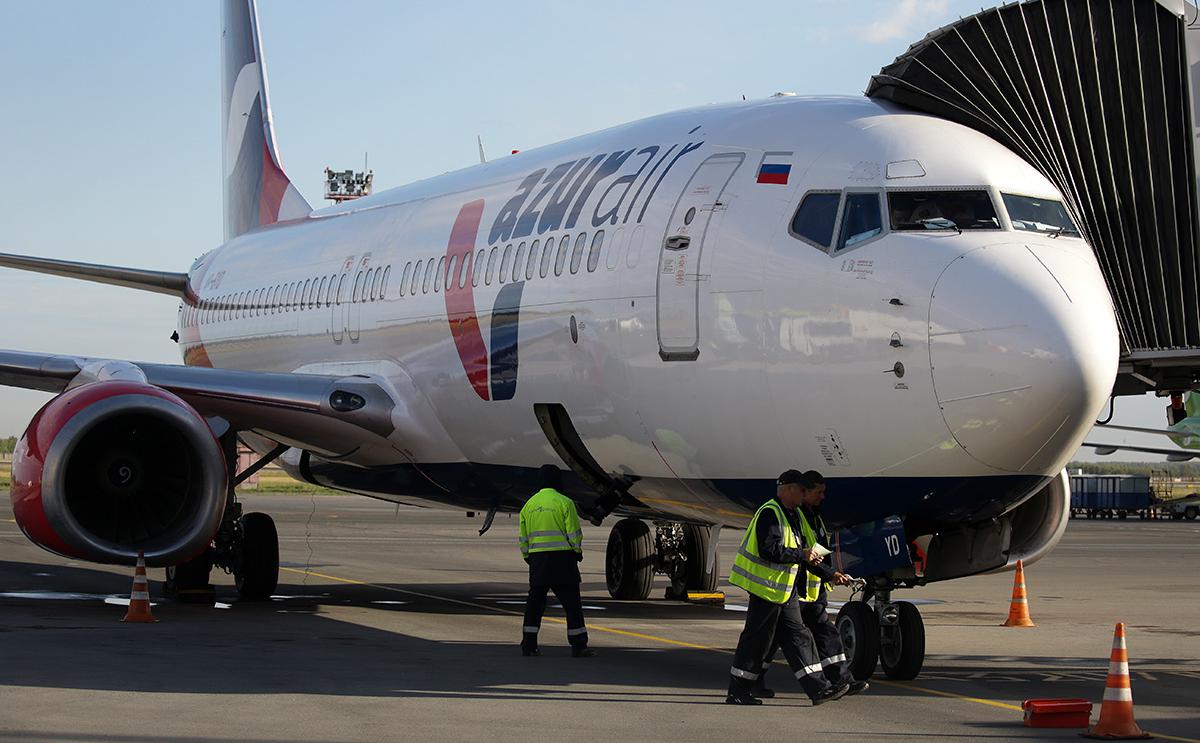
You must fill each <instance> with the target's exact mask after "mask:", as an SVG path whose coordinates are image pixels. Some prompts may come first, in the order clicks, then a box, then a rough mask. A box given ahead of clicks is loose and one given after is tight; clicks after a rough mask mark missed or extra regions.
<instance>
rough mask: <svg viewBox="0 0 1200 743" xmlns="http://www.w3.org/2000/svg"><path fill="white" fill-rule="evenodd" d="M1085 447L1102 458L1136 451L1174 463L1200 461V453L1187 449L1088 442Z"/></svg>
mask: <svg viewBox="0 0 1200 743" xmlns="http://www.w3.org/2000/svg"><path fill="white" fill-rule="evenodd" d="M1107 428H1116V426H1107ZM1135 430H1136V429H1135ZM1083 446H1088V447H1091V448H1093V449H1095V450H1096V453H1097V454H1099V455H1100V456H1108V455H1109V454H1113V453H1115V452H1118V451H1136V452H1141V453H1142V454H1162V455H1164V456H1166V457H1167V459H1169V460H1170V461H1172V462H1186V461H1187V460H1189V459H1200V451H1188V450H1187V449H1157V448H1155V447H1152V446H1126V445H1125V444H1093V443H1090V442H1087V441H1085V442H1084V443H1083Z"/></svg>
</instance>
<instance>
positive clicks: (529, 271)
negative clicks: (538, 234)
mask: <svg viewBox="0 0 1200 743" xmlns="http://www.w3.org/2000/svg"><path fill="white" fill-rule="evenodd" d="M540 242H541V241H540V240H534V241H533V244H532V245H530V246H529V262H528V263H526V264H525V280H526V281H530V280H532V279H533V272H534V271H536V270H537V255H538V243H540Z"/></svg>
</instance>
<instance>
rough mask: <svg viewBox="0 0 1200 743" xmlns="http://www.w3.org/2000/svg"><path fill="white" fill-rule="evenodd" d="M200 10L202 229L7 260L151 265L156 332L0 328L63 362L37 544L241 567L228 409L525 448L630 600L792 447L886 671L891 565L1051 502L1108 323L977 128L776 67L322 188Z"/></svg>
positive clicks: (448, 480) (31, 504)
mask: <svg viewBox="0 0 1200 743" xmlns="http://www.w3.org/2000/svg"><path fill="white" fill-rule="evenodd" d="M223 45H224V46H223V65H224V77H223V84H224V88H223V89H224V94H225V106H224V122H225V125H224V126H225V129H224V134H225V137H224V148H225V149H224V185H225V227H226V233H227V241H226V242H225V243H224V244H223V245H221V246H219V247H217V248H215V249H214V250H212V251H211V252H209V253H206V254H205V255H203V256H201V257H200V258H198V259H197V260H196V261H195V262H194V263H193V264H192V266H191V267H190V268H189V269H188V270H187V271H186V272H179V273H171V272H162V271H152V270H145V269H137V268H120V267H113V266H107V265H101V264H79V263H71V262H66V261H60V260H53V259H48V258H33V257H24V256H12V255H6V256H3V257H2V258H0V263H2V264H3V265H5V266H8V267H12V268H19V269H25V270H33V271H41V272H44V273H51V274H57V275H61V276H66V277H72V278H78V279H85V280H91V281H99V282H104V283H109V284H117V285H121V286H126V287H129V288H131V289H137V290H143V291H153V292H160V293H166V294H171V295H177V296H179V298H180V306H179V312H178V342H179V345H180V348H181V350H182V355H183V360H184V365H182V366H175V365H162V364H147V363H135V362H130V361H124V360H115V359H92V358H80V357H76V356H69V355H63V356H54V355H44V354H33V353H26V352H20V351H4V352H0V383H4V384H7V385H15V386H21V387H28V388H34V389H41V390H45V391H49V392H53V393H56V396H55V397H54V398H53V399H52V400H51V401H50V402H49V403H48V404H47V405H46V406H45V407H44V408H43V409H42V410H41V411H40V412H39V413H38V414H37V415H36V416H35V417H34V419H33V421H32V422H31V423H30V425H29V428H28V430H27V431H26V432H25V434H24V436H23V437H22V439H21V441H20V443H19V446H18V448H17V452H16V455H15V457H14V462H13V488H12V500H13V511H14V514H15V517H16V519H17V521H18V522H19V524H20V526H21V528H22V530H23V531H24V533H25V534H26V535H27V536H28V537H29V538H30V539H31V540H33V541H34V542H36V543H37V544H39V545H41V546H42V547H44V548H46V549H48V550H51V551H53V552H56V553H58V554H61V555H67V556H70V557H73V558H77V559H84V560H92V561H96V562H104V563H130V562H131V561H132V560H133V559H134V556H135V555H136V554H137V552H138V551H144V553H145V556H146V559H147V561H148V562H149V563H150V564H151V565H157V566H163V567H167V568H168V572H169V575H170V578H171V583H172V585H173V587H174V588H176V589H179V590H184V589H187V588H189V587H194V586H197V585H204V584H206V583H207V575H208V571H209V569H210V567H211V566H213V565H216V566H219V567H223V568H226V569H228V570H231V571H232V572H233V574H234V575H235V577H236V578H237V582H238V589H239V591H240V592H241V594H242V596H243V597H245V598H248V599H252V598H262V597H264V596H267V595H269V594H270V593H271V591H272V590H273V589H274V587H275V584H276V580H277V571H278V547H277V540H276V534H275V529H274V526H273V524H272V522H271V520H270V518H269V516H267V515H265V514H243V513H242V511H241V508H240V506H239V504H238V503H237V500H236V497H235V495H234V490H233V486H234V485H235V484H237V483H238V482H239V481H240V478H243V477H245V476H246V475H247V473H246V472H243V473H238V472H236V471H234V470H235V466H234V463H235V461H236V457H234V456H233V453H234V451H235V446H236V443H237V441H239V440H240V441H241V442H244V443H245V444H246V445H248V446H249V447H251V448H252V449H254V450H255V451H256V452H258V453H259V454H260V455H261V456H262V460H261V462H260V463H266V462H268V461H273V460H278V461H279V462H280V464H281V466H282V467H283V468H284V469H285V470H286V471H287V472H289V473H290V474H291V475H293V476H294V477H296V478H298V479H300V480H303V481H306V482H311V483H316V484H320V485H324V486H328V487H332V488H338V489H341V490H345V491H350V492H354V493H360V494H363V495H367V496H370V497H375V498H382V499H387V500H391V501H396V502H400V503H410V504H419V505H435V506H440V507H450V508H458V509H463V510H472V511H483V512H486V513H487V514H488V520H489V523H490V519H491V517H492V516H494V514H496V513H497V512H513V511H516V510H518V509H519V508H520V506H521V505H522V503H523V502H524V499H525V498H526V497H528V495H529V494H530V493H532V492H534V491H535V490H536V489H537V487H536V475H537V470H538V467H539V466H540V465H543V464H545V463H547V462H550V463H554V464H558V465H560V466H561V467H563V468H564V469H565V470H568V471H569V473H568V477H567V485H566V491H567V493H568V495H570V496H571V497H572V498H573V499H575V500H576V502H577V503H578V505H579V508H580V511H581V513H582V514H583V515H584V516H585V517H586V518H588V519H590V520H591V521H592V522H593V523H594V524H599V523H601V522H602V521H603V520H604V519H606V518H608V517H610V516H611V517H613V518H615V519H616V523H615V525H614V526H613V527H612V529H611V532H610V535H609V538H608V543H607V554H606V572H607V579H608V586H609V590H610V592H611V593H612V594H613V595H614V596H617V597H621V598H645V597H646V596H647V595H648V593H649V590H650V583H651V579H652V578H653V574H654V569H655V565H656V564H657V566H658V567H659V568H660V569H662V570H667V571H670V572H671V573H672V576H671V577H672V578H673V584H674V585H675V586H676V587H677V588H678V587H684V588H686V587H695V588H711V587H713V586H715V585H716V581H717V578H718V576H719V570H720V566H719V561H718V556H717V554H716V539H715V538H714V537H715V533H716V532H717V530H719V529H720V528H721V527H724V526H728V527H734V528H743V527H745V526H746V524H747V523H748V520H749V518H750V516H751V515H752V514H753V513H754V511H755V509H756V507H757V506H758V505H760V504H761V503H762V502H763V501H764V500H766V499H767V498H769V497H771V496H772V495H773V494H774V491H775V484H774V482H775V477H776V476H777V475H778V473H779V472H781V471H783V470H785V469H788V468H793V467H795V468H799V469H801V470H806V469H817V470H820V471H822V472H823V473H824V475H825V476H826V477H827V478H828V496H827V499H826V502H825V505H824V515H825V519H826V521H827V523H829V524H830V525H831V526H839V527H846V528H847V529H849V530H850V531H849V532H848V536H849V535H853V537H854V538H855V539H857V540H858V541H859V542H860V543H864V542H869V543H870V544H869V545H867V546H868V547H869V549H863V550H861V551H860V553H859V554H860V555H865V554H868V553H871V554H874V555H875V556H876V557H877V558H878V559H873V560H870V561H861V562H859V563H857V564H858V565H859V566H860V573H861V577H864V578H867V579H868V583H867V591H866V593H867V596H868V598H869V599H870V604H869V605H868V604H867V603H863V602H853V603H852V604H850V605H849V606H850V607H851V608H850V609H848V610H845V611H844V613H843V615H842V617H841V619H840V620H839V621H840V626H841V628H842V630H843V632H844V633H845V634H846V636H847V637H848V639H849V641H850V644H852V645H853V648H854V651H853V652H854V655H855V660H856V667H862V668H867V669H868V670H866V671H865V672H866V673H868V674H869V673H870V670H869V669H874V667H875V665H876V664H875V656H876V655H879V656H880V657H881V658H882V661H883V667H884V670H885V672H887V673H888V674H889V675H892V676H894V677H899V678H911V677H913V676H915V675H916V674H917V673H918V672H919V670H920V667H921V662H922V660H923V656H924V642H925V637H924V628H923V626H922V623H921V620H920V615H919V613H918V612H917V609H916V607H915V606H914V605H913V604H911V603H908V602H900V601H894V600H893V591H894V590H895V589H898V588H902V587H909V586H915V585H920V584H924V583H928V582H932V581H939V580H949V579H953V578H957V577H961V576H966V575H973V574H978V573H982V572H987V571H993V570H1000V569H1005V568H1006V567H1008V566H1011V565H1014V564H1015V563H1016V561H1017V560H1018V559H1023V560H1024V561H1025V562H1026V563H1027V564H1028V563H1031V562H1033V561H1036V560H1037V559H1039V558H1040V557H1042V556H1043V555H1045V554H1046V553H1047V552H1048V551H1049V550H1050V549H1052V548H1053V546H1054V545H1055V544H1056V543H1057V541H1058V540H1059V538H1060V537H1061V535H1062V533H1063V530H1064V529H1065V527H1066V523H1067V518H1068V516H1069V511H1070V494H1069V489H1068V482H1067V475H1066V472H1065V470H1064V466H1065V465H1066V463H1067V461H1068V460H1069V458H1070V457H1071V455H1072V454H1073V453H1074V452H1075V450H1076V449H1077V447H1078V446H1079V444H1080V443H1081V442H1082V440H1083V437H1084V435H1085V434H1086V432H1087V431H1088V430H1089V429H1090V428H1091V425H1092V422H1093V420H1094V419H1095V417H1096V415H1097V413H1098V412H1099V411H1100V409H1101V407H1102V406H1103V404H1104V402H1105V400H1106V398H1107V396H1108V394H1109V392H1110V390H1111V389H1112V386H1113V380H1114V377H1115V375H1116V372H1117V363H1118V356H1119V349H1118V333H1117V325H1116V321H1115V319H1114V311H1113V303H1112V298H1111V297H1110V294H1109V291H1108V289H1107V287H1106V285H1105V281H1104V277H1103V276H1102V274H1101V271H1100V269H1099V267H1098V265H1097V261H1096V258H1095V256H1094V254H1093V252H1092V249H1091V248H1090V247H1089V245H1088V243H1087V242H1086V241H1085V240H1083V239H1081V237H1080V236H1079V233H1078V232H1077V230H1076V226H1075V224H1074V223H1073V221H1072V219H1071V217H1070V216H1069V215H1068V211H1067V210H1066V209H1065V208H1064V206H1063V203H1062V198H1063V197H1062V195H1061V193H1060V192H1059V191H1058V190H1057V189H1056V188H1055V187H1054V186H1053V185H1052V184H1051V183H1050V182H1049V181H1048V180H1047V179H1046V178H1045V177H1043V176H1042V175H1041V174H1040V173H1039V172H1038V171H1037V170H1035V169H1034V168H1033V167H1032V166H1030V165H1029V164H1028V163H1027V162H1026V161H1025V160H1024V159H1022V158H1021V157H1019V156H1017V155H1016V154H1014V153H1013V152H1012V151H1010V150H1009V149H1006V148H1005V147H1004V146H1002V145H1000V144H998V143H997V142H996V141H995V140H993V139H991V138H989V137H987V136H985V135H983V134H981V133H979V132H977V131H975V130H973V129H970V128H968V127H966V126H963V125H961V124H957V123H954V122H951V121H947V120H945V119H943V118H939V117H936V116H931V115H926V114H921V113H916V112H913V111H911V110H907V109H904V108H902V107H900V106H898V105H895V104H891V103H886V102H879V101H876V100H871V99H868V98H864V97H857V98H836V97H829V98H801V97H794V96H787V95H784V96H776V97H772V98H769V99H767V100H760V101H749V102H737V103H733V104H727V105H714V106H705V107H701V108H695V109H689V110H684V111H677V112H674V113H668V114H664V115H661V116H656V117H653V118H649V119H646V120H643V121H637V122H634V123H630V124H626V125H622V126H617V127H614V128H611V129H607V130H604V131H601V132H597V133H594V134H588V135H584V136H581V137H577V138H575V139H570V140H567V141H564V142H560V143H558V144H553V145H549V146H546V147H541V148H538V149H533V150H527V151H524V152H521V153H519V154H516V155H513V156H511V157H506V158H503V159H499V160H495V161H493V162H488V163H484V164H480V165H478V166H475V167H471V168H467V169H465V170H461V171H457V172H453V173H449V174H446V175H442V176H438V177H435V178H430V179H427V180H424V181H420V182H417V183H414V184H411V185H408V186H403V187H400V188H396V189H392V190H389V191H386V192H382V193H377V194H374V195H372V196H369V197H366V198H362V199H358V200H354V201H348V202H344V203H341V204H338V205H336V206H332V207H329V208H324V209H315V210H314V209H312V208H311V207H310V206H309V205H308V203H307V202H306V201H305V200H304V198H303V197H302V196H301V195H300V194H299V193H298V192H297V190H296V189H295V187H294V186H293V185H292V183H291V182H290V180H289V179H288V177H287V175H286V174H285V172H284V170H283V169H282V167H281V165H280V157H279V148H278V146H277V144H276V140H275V133H274V128H273V125H272V117H271V110H270V106H269V104H268V100H267V84H266V75H265V72H264V69H263V65H262V57H261V53H260V49H261V45H260V43H259V35H258V28H257V16H256V10H255V7H254V4H253V2H246V1H245V0H227V2H226V3H225V18H224V33H223ZM485 528H486V524H485ZM918 549H919V552H920V560H919V561H918V564H917V565H914V564H913V561H912V560H911V559H910V558H911V556H912V555H914V554H917V550H918ZM514 555H515V546H514ZM888 561H890V562H888ZM881 562H883V563H886V564H884V566H883V567H875V568H871V569H868V565H872V564H873V565H876V566H878V565H879V564H880V563H881Z"/></svg>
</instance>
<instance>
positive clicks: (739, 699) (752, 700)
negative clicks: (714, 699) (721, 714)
mask: <svg viewBox="0 0 1200 743" xmlns="http://www.w3.org/2000/svg"><path fill="white" fill-rule="evenodd" d="M762 703H763V702H762V700H761V699H759V698H757V697H755V696H753V695H751V694H750V692H748V691H731V692H729V694H728V695H727V696H726V697H725V704H744V705H746V706H748V707H752V706H754V705H756V704H762Z"/></svg>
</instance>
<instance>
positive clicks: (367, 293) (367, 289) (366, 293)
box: [362, 268, 376, 302]
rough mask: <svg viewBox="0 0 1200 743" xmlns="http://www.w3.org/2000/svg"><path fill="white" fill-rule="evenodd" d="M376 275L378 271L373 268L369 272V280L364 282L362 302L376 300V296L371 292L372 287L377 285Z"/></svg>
mask: <svg viewBox="0 0 1200 743" xmlns="http://www.w3.org/2000/svg"><path fill="white" fill-rule="evenodd" d="M375 273H376V271H375V269H373V268H372V269H368V270H367V278H366V279H365V280H364V281H363V290H362V301H364V302H366V301H367V300H368V299H374V298H375V295H374V294H373V293H372V292H371V287H373V286H374V285H375Z"/></svg>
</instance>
